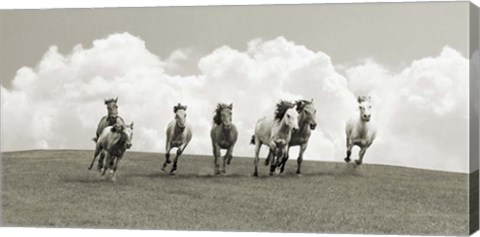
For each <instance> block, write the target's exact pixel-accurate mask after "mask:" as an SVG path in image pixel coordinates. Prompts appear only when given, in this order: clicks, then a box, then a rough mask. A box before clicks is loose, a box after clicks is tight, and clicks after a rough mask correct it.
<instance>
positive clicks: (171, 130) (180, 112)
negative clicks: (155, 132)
mask: <svg viewBox="0 0 480 237" xmlns="http://www.w3.org/2000/svg"><path fill="white" fill-rule="evenodd" d="M186 110H187V106H184V105H181V104H180V103H178V105H176V106H174V107H173V112H174V113H175V119H174V120H173V121H171V122H170V123H169V124H168V127H167V144H166V147H165V150H166V153H165V162H164V163H163V166H162V170H163V171H165V168H167V165H168V164H170V163H171V161H170V150H171V149H173V148H175V147H176V148H177V155H176V156H175V159H174V160H173V166H172V169H171V170H170V175H175V171H176V170H177V161H178V157H179V156H180V155H181V154H182V153H183V151H184V150H185V148H186V147H187V145H188V143H189V142H190V140H192V128H191V127H190V125H189V124H188V123H187V122H186V119H187V113H186V112H185V111H186Z"/></svg>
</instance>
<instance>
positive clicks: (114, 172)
mask: <svg viewBox="0 0 480 237" xmlns="http://www.w3.org/2000/svg"><path fill="white" fill-rule="evenodd" d="M122 157H123V154H122V155H120V156H118V157H117V159H115V164H114V165H113V175H112V181H115V180H116V178H115V177H116V176H115V174H116V173H117V167H118V163H119V162H120V160H121V159H122Z"/></svg>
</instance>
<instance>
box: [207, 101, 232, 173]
mask: <svg viewBox="0 0 480 237" xmlns="http://www.w3.org/2000/svg"><path fill="white" fill-rule="evenodd" d="M232 109H233V104H229V105H227V104H223V103H220V104H218V105H217V108H216V110H215V116H214V117H213V125H212V130H211V131H210V137H211V138H212V147H213V157H214V160H213V162H214V165H215V167H214V168H215V174H217V175H218V174H220V165H219V164H218V157H220V155H221V154H220V150H221V149H226V150H227V152H226V153H225V156H224V157H223V166H222V171H221V172H222V173H226V165H225V164H227V165H230V161H231V160H232V157H233V156H232V154H233V147H234V146H235V143H236V142H237V138H238V131H237V127H236V126H235V125H234V124H233V123H232Z"/></svg>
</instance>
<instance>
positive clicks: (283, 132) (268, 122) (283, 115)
mask: <svg viewBox="0 0 480 237" xmlns="http://www.w3.org/2000/svg"><path fill="white" fill-rule="evenodd" d="M294 106H295V104H293V103H290V102H287V101H283V100H282V101H280V103H278V104H277V108H276V110H275V117H274V118H267V117H264V118H261V119H260V120H258V122H257V124H256V126H255V135H253V136H252V140H251V143H252V144H255V160H254V163H255V170H254V172H253V175H254V176H258V170H257V166H258V161H259V157H258V155H259V153H260V148H261V146H262V145H267V146H268V147H269V148H270V152H269V153H268V156H269V157H267V159H268V160H269V161H270V175H273V174H274V173H275V169H276V168H277V166H280V165H281V164H282V161H283V159H284V158H285V156H286V155H287V150H288V144H289V142H290V139H291V138H292V130H298V113H297V111H296V110H295V109H294ZM275 157H277V159H276V162H275Z"/></svg>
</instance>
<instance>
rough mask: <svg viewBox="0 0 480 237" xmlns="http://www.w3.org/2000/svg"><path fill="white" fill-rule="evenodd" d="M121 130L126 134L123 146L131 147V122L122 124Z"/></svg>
mask: <svg viewBox="0 0 480 237" xmlns="http://www.w3.org/2000/svg"><path fill="white" fill-rule="evenodd" d="M123 132H124V133H125V134H126V135H127V141H126V142H125V148H126V149H130V148H131V147H132V139H133V122H132V123H131V124H130V125H124V126H123Z"/></svg>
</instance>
